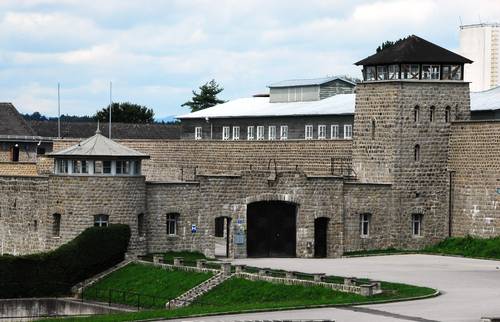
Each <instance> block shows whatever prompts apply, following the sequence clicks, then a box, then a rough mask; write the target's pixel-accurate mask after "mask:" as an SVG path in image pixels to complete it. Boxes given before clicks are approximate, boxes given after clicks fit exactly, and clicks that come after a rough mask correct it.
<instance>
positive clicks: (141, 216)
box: [137, 214, 146, 237]
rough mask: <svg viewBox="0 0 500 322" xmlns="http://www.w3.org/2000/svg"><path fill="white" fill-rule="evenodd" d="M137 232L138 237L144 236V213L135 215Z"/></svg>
mask: <svg viewBox="0 0 500 322" xmlns="http://www.w3.org/2000/svg"><path fill="white" fill-rule="evenodd" d="M137 234H138V235H139V236H140V237H144V236H146V231H145V230H144V214H138V215H137Z"/></svg>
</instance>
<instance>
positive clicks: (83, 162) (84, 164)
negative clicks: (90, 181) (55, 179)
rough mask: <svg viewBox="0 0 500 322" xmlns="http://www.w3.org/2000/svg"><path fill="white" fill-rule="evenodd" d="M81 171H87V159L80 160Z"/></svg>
mask: <svg viewBox="0 0 500 322" xmlns="http://www.w3.org/2000/svg"><path fill="white" fill-rule="evenodd" d="M81 162H82V173H89V161H87V160H82V161H81Z"/></svg>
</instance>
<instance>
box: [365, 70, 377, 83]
mask: <svg viewBox="0 0 500 322" xmlns="http://www.w3.org/2000/svg"><path fill="white" fill-rule="evenodd" d="M364 72H365V80H367V81H371V80H375V74H376V69H375V66H366V67H365V70H364Z"/></svg>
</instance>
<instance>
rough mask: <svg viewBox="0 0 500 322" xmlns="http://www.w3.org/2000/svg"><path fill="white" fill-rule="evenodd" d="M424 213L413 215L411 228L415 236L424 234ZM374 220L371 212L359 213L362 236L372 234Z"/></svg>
mask: <svg viewBox="0 0 500 322" xmlns="http://www.w3.org/2000/svg"><path fill="white" fill-rule="evenodd" d="M422 219H423V215H422V214H412V215H411V230H412V234H413V236H422ZM371 221H372V215H371V214H361V215H359V233H360V235H361V237H365V238H366V237H368V236H369V235H370V225H371Z"/></svg>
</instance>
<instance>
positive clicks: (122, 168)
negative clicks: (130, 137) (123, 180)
mask: <svg viewBox="0 0 500 322" xmlns="http://www.w3.org/2000/svg"><path fill="white" fill-rule="evenodd" d="M129 171H130V163H129V161H116V174H129Z"/></svg>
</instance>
